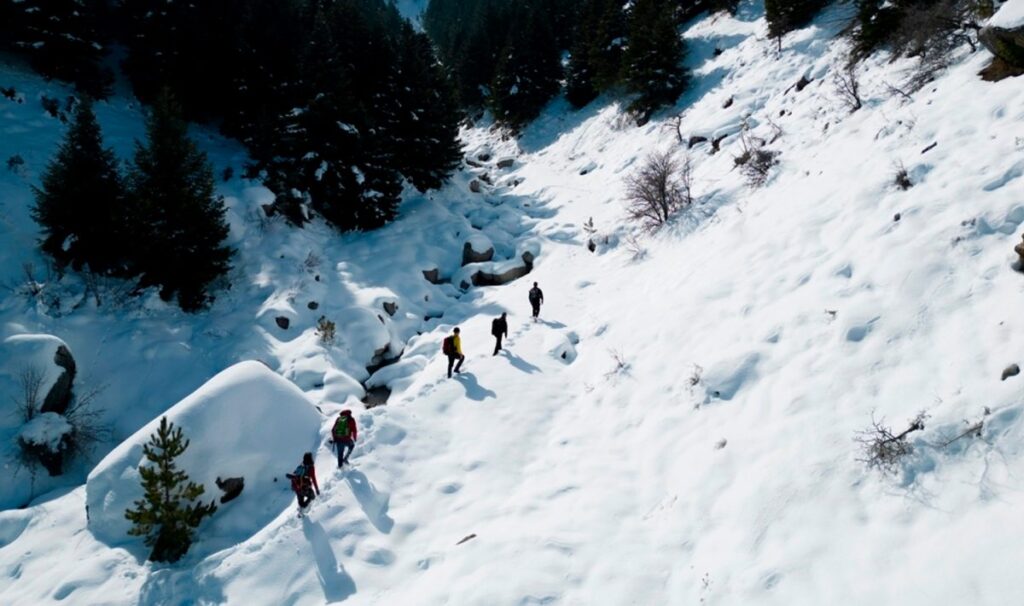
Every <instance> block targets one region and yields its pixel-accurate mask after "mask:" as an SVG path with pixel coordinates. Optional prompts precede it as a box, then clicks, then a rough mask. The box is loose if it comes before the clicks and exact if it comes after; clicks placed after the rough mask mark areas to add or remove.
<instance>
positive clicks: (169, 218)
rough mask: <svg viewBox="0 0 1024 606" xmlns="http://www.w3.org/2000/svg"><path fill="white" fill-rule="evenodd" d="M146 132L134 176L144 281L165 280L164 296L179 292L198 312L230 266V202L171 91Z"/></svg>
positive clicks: (138, 146) (183, 303)
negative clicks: (190, 133)
mask: <svg viewBox="0 0 1024 606" xmlns="http://www.w3.org/2000/svg"><path fill="white" fill-rule="evenodd" d="M146 134H147V141H146V144H145V145H143V144H141V143H136V146H135V161H134V164H133V166H132V167H131V171H130V175H129V177H130V181H129V182H130V185H131V195H132V198H133V199H134V201H135V204H136V205H137V207H138V213H137V214H136V216H135V220H136V223H135V233H137V234H139V235H140V236H141V238H140V239H138V240H137V241H136V244H137V246H136V251H137V252H136V254H137V260H138V267H139V269H140V270H141V271H142V280H141V284H142V285H143V286H150V285H159V286H160V296H161V297H162V298H163V299H164V300H169V299H170V298H171V297H172V296H174V295H175V294H176V295H177V297H178V304H179V305H180V306H181V308H182V309H184V310H186V311H196V310H198V309H200V308H202V307H203V306H204V305H205V304H207V303H208V302H209V300H210V296H209V295H208V294H207V292H206V290H207V288H208V287H209V286H210V283H211V282H213V281H214V280H215V279H217V278H218V277H220V276H222V275H223V274H225V273H226V272H227V270H228V268H229V260H230V258H231V249H229V248H227V247H226V246H224V245H223V241H224V239H225V238H226V237H227V235H228V227H227V224H226V223H225V221H224V201H223V200H222V199H221V198H220V197H217V196H214V180H213V168H212V167H211V166H210V163H209V161H208V160H207V159H206V154H204V153H203V152H201V151H200V150H199V149H198V148H197V147H196V144H195V143H194V142H193V141H192V140H191V139H189V137H188V127H187V124H186V123H185V121H184V119H182V117H181V110H180V108H179V106H178V105H177V103H176V102H175V101H174V100H173V99H172V98H171V97H170V94H169V93H167V92H165V93H163V94H162V95H161V97H160V98H159V99H157V102H156V105H154V107H153V111H152V114H151V115H150V117H149V119H148V121H147V124H146Z"/></svg>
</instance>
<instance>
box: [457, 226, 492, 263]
mask: <svg viewBox="0 0 1024 606" xmlns="http://www.w3.org/2000/svg"><path fill="white" fill-rule="evenodd" d="M493 258H494V244H493V243H492V242H491V239H490V238H488V237H487V236H485V235H484V234H482V233H474V234H471V235H470V236H469V237H468V238H466V243H465V244H463V245H462V264H463V265H469V264H470V263H482V262H485V261H490V260H491V259H493Z"/></svg>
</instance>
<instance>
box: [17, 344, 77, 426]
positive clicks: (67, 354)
mask: <svg viewBox="0 0 1024 606" xmlns="http://www.w3.org/2000/svg"><path fill="white" fill-rule="evenodd" d="M4 351H5V353H6V354H7V356H6V357H7V362H6V363H5V364H4V366H3V369H2V372H4V373H5V374H8V375H10V376H11V377H12V378H14V379H15V380H17V381H22V382H23V381H24V380H27V379H28V378H29V377H28V376H27V375H26V373H32V374H33V375H34V379H33V381H38V388H37V390H36V395H37V396H38V401H37V402H36V404H37V405H38V406H39V409H38V412H55V413H57V414H61V415H62V414H64V413H65V412H67V410H68V407H69V406H70V405H71V401H72V400H73V399H74V392H73V388H74V382H75V374H76V373H77V365H76V364H75V358H74V356H72V355H71V349H70V348H69V347H68V345H67V343H65V342H64V341H62V340H61V339H58V338H57V337H55V336H53V335H41V334H35V335H32V334H29V335H15V336H13V337H8V338H7V339H5V340H4Z"/></svg>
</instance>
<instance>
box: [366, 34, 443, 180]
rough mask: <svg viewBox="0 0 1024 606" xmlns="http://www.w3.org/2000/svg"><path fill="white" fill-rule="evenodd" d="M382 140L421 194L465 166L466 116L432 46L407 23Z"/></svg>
mask: <svg viewBox="0 0 1024 606" xmlns="http://www.w3.org/2000/svg"><path fill="white" fill-rule="evenodd" d="M385 96H386V98H385V99H384V100H383V101H385V103H384V104H383V106H382V107H381V112H380V115H379V116H378V121H379V122H380V123H381V127H382V128H381V132H380V133H379V136H380V137H382V139H383V140H384V141H385V142H387V143H388V149H387V154H388V155H389V156H390V161H389V163H390V164H391V165H392V166H394V167H395V168H396V170H398V172H400V173H401V174H402V176H404V177H405V178H406V179H407V180H408V181H409V182H410V183H412V184H413V185H414V186H415V187H416V188H417V189H418V190H420V191H426V190H428V189H437V188H439V187H441V185H443V184H444V182H445V181H447V180H448V177H449V176H451V174H452V171H454V170H455V168H456V167H457V166H458V165H459V161H460V160H461V158H462V149H461V147H460V146H459V142H458V133H459V120H460V118H461V114H460V112H459V110H458V107H457V105H456V102H455V91H454V89H453V88H452V85H451V83H450V82H449V81H448V78H447V77H446V76H445V74H444V71H443V70H442V69H441V66H440V64H439V63H438V62H437V60H436V59H435V58H434V54H433V51H432V49H431V46H430V40H429V39H428V38H427V37H426V36H425V35H424V34H421V33H418V32H416V31H415V30H414V29H413V27H412V25H410V24H409V23H404V24H403V25H402V31H401V34H400V36H399V37H398V40H397V52H396V57H395V63H394V65H393V67H392V70H391V72H390V73H389V75H388V80H387V85H386V90H385Z"/></svg>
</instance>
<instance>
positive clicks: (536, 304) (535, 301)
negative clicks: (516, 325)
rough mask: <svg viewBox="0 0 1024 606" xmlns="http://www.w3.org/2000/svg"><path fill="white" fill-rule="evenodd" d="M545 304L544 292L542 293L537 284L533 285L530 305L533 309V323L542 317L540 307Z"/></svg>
mask: <svg viewBox="0 0 1024 606" xmlns="http://www.w3.org/2000/svg"><path fill="white" fill-rule="evenodd" d="M543 302H544V291H542V290H541V289H540V288H539V287H538V286H537V283H536V282H534V283H533V288H531V289H530V305H531V306H532V307H533V321H534V322H536V321H537V318H538V316H540V305H541V303H543Z"/></svg>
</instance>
